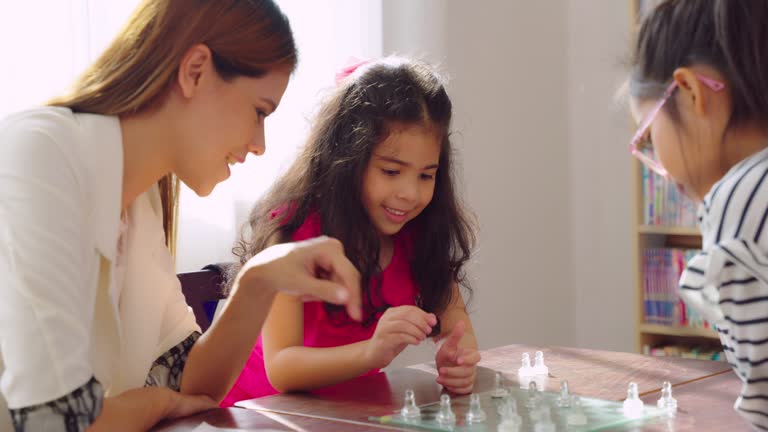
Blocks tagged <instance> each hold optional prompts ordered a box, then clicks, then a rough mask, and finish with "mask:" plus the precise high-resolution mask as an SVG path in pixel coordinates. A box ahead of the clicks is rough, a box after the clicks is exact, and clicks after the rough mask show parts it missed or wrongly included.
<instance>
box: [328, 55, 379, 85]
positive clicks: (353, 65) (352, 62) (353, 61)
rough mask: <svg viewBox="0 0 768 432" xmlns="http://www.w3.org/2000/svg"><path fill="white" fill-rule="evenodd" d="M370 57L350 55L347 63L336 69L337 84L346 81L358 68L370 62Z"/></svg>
mask: <svg viewBox="0 0 768 432" xmlns="http://www.w3.org/2000/svg"><path fill="white" fill-rule="evenodd" d="M370 61H371V60H370V59H360V58H357V57H350V58H349V60H348V61H347V64H346V65H345V66H343V67H342V68H341V69H339V70H338V71H336V85H339V84H341V82H342V81H344V80H345V79H346V78H347V77H348V76H350V75H352V74H353V73H355V71H356V70H357V68H359V67H360V66H362V65H364V64H366V63H370Z"/></svg>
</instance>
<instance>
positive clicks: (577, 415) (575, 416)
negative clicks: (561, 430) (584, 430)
mask: <svg viewBox="0 0 768 432" xmlns="http://www.w3.org/2000/svg"><path fill="white" fill-rule="evenodd" d="M566 422H567V423H568V426H584V425H586V424H587V423H588V421H587V415H586V414H584V410H583V409H582V408H581V398H580V397H579V396H573V397H572V398H571V409H569V410H568V415H567V416H566Z"/></svg>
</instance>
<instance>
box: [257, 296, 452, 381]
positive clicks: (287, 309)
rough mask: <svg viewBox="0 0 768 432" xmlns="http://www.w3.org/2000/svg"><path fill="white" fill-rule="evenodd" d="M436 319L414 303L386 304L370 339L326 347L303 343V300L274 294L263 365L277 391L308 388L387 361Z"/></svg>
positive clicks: (422, 335)
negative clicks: (413, 304)
mask: <svg viewBox="0 0 768 432" xmlns="http://www.w3.org/2000/svg"><path fill="white" fill-rule="evenodd" d="M436 322H437V319H436V318H435V316H434V315H432V314H429V313H426V312H424V311H422V310H421V309H419V308H417V307H415V306H400V307H394V308H390V309H388V310H387V311H386V312H385V313H384V314H383V315H382V317H381V318H380V320H379V322H378V323H377V325H376V331H375V332H374V335H373V337H372V338H371V339H369V340H366V341H361V342H356V343H352V344H348V345H342V346H337V347H331V348H312V347H305V346H304V331H303V328H304V305H303V303H302V301H301V300H300V299H297V298H296V297H292V296H289V295H284V294H278V295H277V296H276V298H275V301H274V303H273V304H272V309H271V310H270V312H269V316H268V317H267V321H266V323H265V324H264V331H263V333H262V341H263V344H264V366H265V368H266V371H267V377H268V378H269V382H270V384H271V385H272V387H274V388H275V389H277V390H278V391H280V392H288V391H297V390H311V389H314V388H319V387H325V386H328V385H332V384H336V383H339V382H342V381H346V380H348V379H351V378H355V377H358V376H360V375H362V374H364V373H365V372H368V371H370V370H371V369H376V368H381V367H384V366H386V365H388V364H389V363H390V362H391V361H392V359H393V358H394V357H395V356H397V355H398V354H399V353H400V352H401V351H402V350H403V349H405V347H406V346H407V345H409V344H410V345H418V344H419V343H420V342H421V341H423V340H424V339H425V338H426V337H427V335H428V334H429V333H430V332H431V331H432V326H434V325H435V324H436Z"/></svg>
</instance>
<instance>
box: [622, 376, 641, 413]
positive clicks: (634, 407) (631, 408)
mask: <svg viewBox="0 0 768 432" xmlns="http://www.w3.org/2000/svg"><path fill="white" fill-rule="evenodd" d="M644 407H645V404H644V403H643V401H642V400H641V399H640V396H639V394H638V391H637V383H634V382H631V383H629V386H628V388H627V398H626V399H625V400H624V415H625V416H626V417H628V418H638V417H641V416H642V415H643V408H644Z"/></svg>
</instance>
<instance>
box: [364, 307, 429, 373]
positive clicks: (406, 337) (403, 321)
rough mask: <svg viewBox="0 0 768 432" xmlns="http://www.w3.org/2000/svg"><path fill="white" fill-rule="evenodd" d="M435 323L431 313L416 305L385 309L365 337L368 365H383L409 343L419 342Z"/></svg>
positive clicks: (389, 361)
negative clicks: (373, 327) (368, 335)
mask: <svg viewBox="0 0 768 432" xmlns="http://www.w3.org/2000/svg"><path fill="white" fill-rule="evenodd" d="M435 324H437V317H435V315H434V314H431V313H427V312H424V311H423V310H421V309H419V308H418V307H416V306H397V307H391V308H389V309H387V310H386V311H385V312H384V314H382V315H381V318H380V319H379V322H378V323H377V324H376V331H375V332H374V333H373V337H371V339H369V340H368V345H367V347H366V353H365V356H366V359H367V361H368V363H369V364H370V365H371V369H379V368H383V367H385V366H387V365H389V363H391V362H392V360H393V359H394V358H395V357H397V355H398V354H400V353H401V352H402V351H403V350H404V349H405V347H406V346H408V345H418V344H420V343H421V342H422V341H423V340H424V339H426V338H427V335H429V333H431V332H432V327H433V326H434V325H435Z"/></svg>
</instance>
